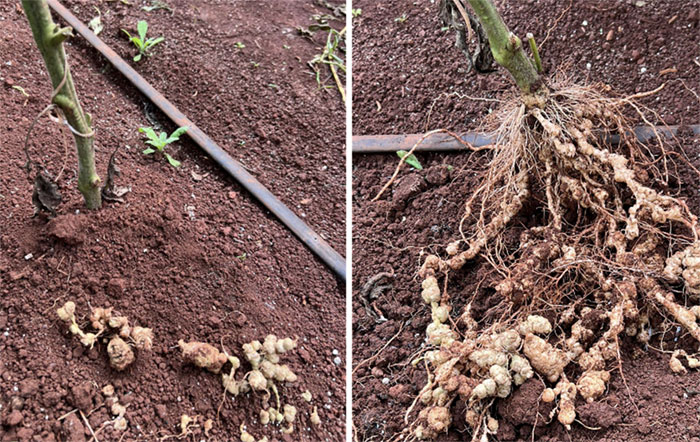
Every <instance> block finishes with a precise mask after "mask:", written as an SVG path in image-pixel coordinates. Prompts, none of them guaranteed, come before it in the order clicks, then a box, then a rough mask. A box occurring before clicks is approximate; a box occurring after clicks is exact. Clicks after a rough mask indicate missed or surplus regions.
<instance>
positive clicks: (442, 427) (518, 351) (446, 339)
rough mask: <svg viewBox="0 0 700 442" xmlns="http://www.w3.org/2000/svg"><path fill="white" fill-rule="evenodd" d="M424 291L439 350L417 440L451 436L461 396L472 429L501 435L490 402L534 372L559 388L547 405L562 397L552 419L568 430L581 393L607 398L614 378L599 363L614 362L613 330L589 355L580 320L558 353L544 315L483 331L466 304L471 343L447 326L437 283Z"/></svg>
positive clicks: (430, 332) (429, 357)
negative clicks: (575, 366) (570, 371)
mask: <svg viewBox="0 0 700 442" xmlns="http://www.w3.org/2000/svg"><path fill="white" fill-rule="evenodd" d="M422 288H423V291H422V297H423V300H424V301H425V302H426V303H428V304H430V306H431V313H432V319H433V321H432V322H431V324H430V325H429V326H428V327H427V330H426V335H427V341H428V343H429V344H430V345H432V346H435V347H438V349H437V350H431V351H428V352H426V354H425V360H426V361H427V362H428V363H429V366H430V373H431V376H430V377H429V380H428V384H427V385H426V386H425V387H424V388H423V390H422V391H421V393H420V401H421V402H422V403H423V404H425V405H426V408H424V409H423V410H422V411H421V412H420V413H419V416H418V425H417V426H416V427H415V430H414V435H415V436H416V437H418V438H419V439H433V438H436V437H437V435H438V434H439V433H441V432H446V431H447V429H448V428H449V426H450V424H451V415H450V410H449V408H450V405H451V403H452V401H453V400H454V399H456V398H459V399H460V400H462V401H465V402H466V403H467V412H466V416H465V417H466V421H467V423H468V424H469V425H470V426H471V427H472V429H474V430H475V431H476V430H477V429H479V428H482V423H485V425H484V426H483V431H484V432H486V433H495V432H497V431H498V421H497V420H496V419H494V418H492V417H491V416H488V413H487V412H486V411H485V405H486V404H487V403H486V402H485V401H486V400H488V399H491V398H506V397H508V396H509V395H510V393H511V391H512V389H513V388H514V386H519V385H521V384H523V383H524V382H525V381H526V380H527V379H529V378H531V377H532V376H533V375H534V372H535V371H537V372H538V373H540V374H541V375H542V376H543V377H544V378H545V379H546V380H547V381H549V382H552V383H555V387H554V388H547V389H545V391H544V393H543V395H542V400H543V401H545V402H552V401H555V400H557V399H558V401H557V407H556V408H555V409H554V411H553V413H556V414H557V419H558V420H559V422H561V423H562V424H563V425H565V426H567V427H569V426H570V425H571V424H572V423H573V421H574V419H575V417H576V411H575V408H574V402H575V399H576V396H577V395H580V396H581V397H582V398H583V399H585V400H587V401H589V402H590V401H593V400H595V399H596V398H598V397H600V396H601V395H602V394H603V393H604V392H605V389H606V383H607V382H608V381H609V379H610V375H609V373H608V372H607V371H605V370H603V367H602V366H601V365H602V364H604V362H605V361H606V360H608V359H609V358H608V353H611V352H610V351H608V350H610V349H612V348H613V346H611V345H610V344H611V342H610V336H609V335H610V331H609V332H608V333H605V334H604V335H603V337H602V338H601V341H600V342H598V343H596V344H595V345H593V346H592V347H591V348H590V349H589V350H588V351H585V350H584V349H583V345H582V344H581V341H582V340H583V341H586V340H587V339H590V338H591V337H592V334H593V333H592V331H591V330H588V329H586V328H585V327H583V325H582V321H581V320H579V321H576V322H575V323H574V324H573V325H572V326H571V328H572V335H571V336H570V337H569V338H568V339H567V340H566V341H565V342H564V347H565V348H564V349H559V348H555V347H554V346H552V345H551V344H550V343H549V342H547V340H545V339H544V338H542V337H541V336H545V337H546V336H547V335H549V334H550V333H551V332H552V325H551V323H550V322H549V320H547V319H546V318H544V317H542V316H537V315H530V316H528V317H527V319H526V320H524V321H522V322H521V323H520V324H517V325H516V326H515V327H512V328H509V329H507V330H505V331H502V332H499V333H490V334H489V333H477V332H476V330H477V326H476V323H475V321H474V320H473V318H471V314H470V310H471V309H470V306H469V305H467V306H466V308H465V311H464V313H463V314H462V315H461V317H460V318H459V321H458V322H459V323H462V324H464V325H466V332H465V337H464V339H463V340H460V339H459V335H458V334H457V332H456V331H454V330H453V329H452V327H450V326H449V325H448V324H447V323H446V322H447V321H448V318H449V306H448V305H447V303H446V299H442V300H441V298H442V296H441V293H440V289H439V287H438V282H437V279H436V278H435V277H434V276H432V275H428V276H427V277H426V278H425V279H424V281H423V283H422ZM441 301H442V302H441ZM589 312H590V309H588V310H586V311H582V312H581V313H582V314H583V315H584V316H585V315H586V314H588V313H589ZM620 315H621V313H620ZM611 316H614V315H611ZM573 318H574V317H573V315H572V319H573ZM614 319H615V318H611V323H612V324H611V325H612V326H613V329H614V330H613V333H614V332H616V331H617V329H616V327H615V325H616V324H615V322H616V321H615V320H614ZM572 322H573V321H572ZM589 335H590V336H589ZM597 344H601V345H597ZM601 349H602V350H601ZM601 351H602V354H601ZM572 361H576V362H578V363H579V364H580V365H581V366H582V367H584V373H583V374H582V375H581V376H580V378H579V379H578V381H577V382H576V383H573V382H570V381H569V380H568V379H567V378H566V375H565V374H564V368H565V367H566V366H567V365H568V364H569V363H570V362H572Z"/></svg>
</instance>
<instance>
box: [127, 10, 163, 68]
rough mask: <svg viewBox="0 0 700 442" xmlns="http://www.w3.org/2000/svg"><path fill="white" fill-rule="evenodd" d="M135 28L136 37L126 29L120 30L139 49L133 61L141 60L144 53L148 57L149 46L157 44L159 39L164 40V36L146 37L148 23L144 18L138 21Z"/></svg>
mask: <svg viewBox="0 0 700 442" xmlns="http://www.w3.org/2000/svg"><path fill="white" fill-rule="evenodd" d="M137 29H138V31H139V36H138V37H132V36H131V34H129V32H127V30H126V29H122V31H124V33H125V34H126V35H127V36H128V37H129V41H131V42H132V43H133V44H134V46H136V48H138V50H139V53H138V55H137V56H136V57H134V61H139V60H141V57H143V56H144V55H145V56H146V57H150V56H151V54H150V50H151V48H153V46H155V45H157V44H158V43H160V42H161V41H163V40H165V38H164V37H158V38H146V32H147V31H148V23H147V22H146V21H145V20H141V21H139V23H138V25H137Z"/></svg>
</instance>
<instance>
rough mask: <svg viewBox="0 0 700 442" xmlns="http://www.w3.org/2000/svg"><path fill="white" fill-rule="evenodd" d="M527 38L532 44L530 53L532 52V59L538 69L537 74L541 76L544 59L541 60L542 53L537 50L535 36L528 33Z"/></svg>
mask: <svg viewBox="0 0 700 442" xmlns="http://www.w3.org/2000/svg"><path fill="white" fill-rule="evenodd" d="M525 37H526V38H527V41H528V42H529V43H530V51H531V52H532V58H533V59H534V60H535V68H536V69H537V73H538V74H541V73H542V59H540V51H539V50H538V49H537V43H535V36H534V35H532V34H531V33H529V32H528V33H527V35H526V36H525Z"/></svg>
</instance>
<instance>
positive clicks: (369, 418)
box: [352, 0, 700, 441]
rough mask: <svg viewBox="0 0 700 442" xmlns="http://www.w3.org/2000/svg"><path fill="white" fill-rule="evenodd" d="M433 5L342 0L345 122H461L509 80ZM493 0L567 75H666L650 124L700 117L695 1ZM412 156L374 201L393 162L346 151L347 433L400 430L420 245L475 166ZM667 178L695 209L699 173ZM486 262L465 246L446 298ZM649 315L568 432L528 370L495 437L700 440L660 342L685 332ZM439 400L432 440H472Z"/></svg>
mask: <svg viewBox="0 0 700 442" xmlns="http://www.w3.org/2000/svg"><path fill="white" fill-rule="evenodd" d="M438 3H439V2H438V1H437V0H436V1H435V2H403V1H398V0H387V1H380V2H370V1H363V0H356V1H355V2H354V4H353V7H354V8H361V9H362V14H361V15H360V16H359V17H356V18H355V19H354V35H353V38H354V43H353V48H354V49H353V51H354V52H353V54H354V55H353V62H354V66H353V69H354V72H353V87H354V90H353V97H354V102H353V117H354V127H353V133H354V134H355V135H370V134H402V133H423V132H425V131H427V130H431V129H436V128H446V129H450V130H453V131H456V132H464V131H474V130H477V129H478V127H479V125H480V123H481V119H482V117H483V116H485V115H487V114H488V113H489V112H490V111H491V110H492V109H494V108H495V106H497V104H498V103H496V102H494V101H489V100H493V99H497V98H499V97H500V96H502V94H503V93H504V92H506V91H509V90H512V88H513V86H512V83H511V80H510V79H509V78H508V77H507V73H506V72H505V71H503V70H500V69H499V70H498V71H496V72H493V73H490V74H476V73H475V72H473V71H472V72H467V70H468V63H467V60H466V59H465V57H464V55H463V53H462V52H461V51H460V50H459V49H457V48H455V46H454V45H455V37H454V34H453V33H452V31H450V30H448V31H446V30H443V29H442V28H443V24H442V23H441V21H440V19H439V17H438ZM496 3H497V6H498V7H499V10H500V11H501V12H502V14H503V16H504V19H505V21H506V23H507V24H508V25H509V26H510V28H511V29H512V30H513V31H514V32H516V33H518V34H519V35H520V36H521V37H522V36H524V34H525V33H526V32H532V33H533V34H534V35H535V38H536V40H537V41H538V42H540V43H541V42H543V41H544V39H545V37H546V36H547V34H548V32H549V33H550V35H549V38H548V39H547V41H546V42H544V44H543V45H542V48H541V53H542V57H543V61H544V64H545V67H546V69H547V70H548V72H550V73H551V72H552V71H553V70H554V69H555V68H556V67H557V66H559V67H560V68H561V69H565V70H566V72H567V73H568V74H569V75H571V76H572V77H573V78H574V79H576V81H578V82H586V81H588V82H603V83H606V84H609V85H610V86H611V88H612V91H611V93H615V94H618V95H630V94H633V93H636V92H640V91H646V90H651V89H654V88H656V87H658V86H660V85H661V84H663V83H666V86H665V87H664V89H663V90H662V91H661V92H659V93H658V94H656V95H654V96H652V97H649V98H645V99H644V100H643V103H644V104H646V105H647V106H649V107H650V108H652V109H653V110H655V111H657V112H658V115H652V116H651V118H652V122H653V123H660V122H661V121H662V120H663V121H665V122H666V123H668V124H697V123H699V122H700V101H699V99H698V95H697V94H698V93H699V92H700V91H699V89H698V84H699V83H700V74H699V67H698V64H697V63H698V62H699V61H698V59H697V58H695V59H694V58H693V57H694V55H697V54H696V52H697V51H695V52H693V50H692V49H691V48H694V47H697V45H698V42H700V30H699V29H700V28H699V27H698V18H699V16H698V3H697V2H695V1H678V2H676V1H663V0H662V1H654V0H650V1H642V2H637V1H622V0H620V1H613V2H602V1H574V2H573V6H572V7H571V8H570V9H568V10H567V7H568V6H569V2H568V1H555V0H541V1H528V0H518V1H496ZM506 4H507V6H505V5H506ZM565 11H566V12H565ZM403 17H405V20H403ZM559 17H561V18H560V19H559ZM399 18H401V20H397V19H399ZM557 20H558V22H557V23H556V24H555V21H557ZM611 31H612V32H611ZM609 35H611V37H609V38H608V36H609ZM589 63H590V66H588V64H589ZM566 64H568V66H566V67H565V68H563V67H562V66H564V65H566ZM674 67H675V69H676V70H675V71H673V69H672V70H671V71H669V72H665V73H663V72H662V71H663V70H664V69H667V68H674ZM469 97H472V98H478V99H479V100H473V99H470V98H469ZM482 99H486V100H482ZM431 109H432V111H431ZM685 133H686V135H685V136H681V137H679V138H678V140H677V141H676V142H673V143H671V147H670V149H671V150H673V151H676V152H681V151H684V152H685V154H686V155H687V157H688V158H689V159H690V163H691V164H692V165H693V167H695V168H699V167H700V138H697V137H696V138H693V137H692V136H691V135H688V134H687V131H686V132H685ZM418 159H419V160H420V162H421V163H422V165H423V170H422V171H416V170H413V169H411V168H408V167H405V168H404V169H403V170H402V171H401V173H400V174H399V177H398V179H397V181H396V182H395V183H394V184H393V185H392V187H391V189H389V190H388V191H387V193H386V194H385V196H383V197H382V198H381V199H380V200H379V201H377V202H371V201H370V200H371V199H372V198H373V197H374V196H375V195H376V194H377V193H378V192H379V190H380V189H381V187H382V186H383V185H384V184H385V183H386V182H387V181H388V179H389V178H390V176H391V174H392V173H393V172H394V169H395V167H396V164H397V162H398V157H397V156H395V155H354V157H353V168H352V173H353V176H352V179H353V201H352V204H353V206H352V208H353V251H354V252H353V304H352V305H353V367H354V372H353V420H354V431H355V436H356V438H357V440H358V441H385V440H401V439H400V436H399V435H400V433H401V432H402V431H403V430H404V429H405V428H406V424H405V423H404V415H405V413H406V410H407V409H408V408H409V407H410V406H411V403H412V402H413V400H414V399H415V397H416V395H417V393H418V392H419V391H420V389H421V388H422V387H423V386H424V385H425V382H426V372H425V368H424V367H423V365H422V364H418V365H417V366H415V367H414V366H413V365H412V364H411V362H412V361H413V360H414V359H415V358H416V356H417V355H419V353H420V352H421V350H422V349H423V348H424V345H425V343H424V342H425V328H426V326H427V324H428V323H429V322H430V309H429V308H428V307H427V306H426V305H425V304H424V303H423V301H422V299H421V298H420V281H421V279H420V278H419V277H418V276H417V271H418V269H419V267H420V264H421V263H422V259H421V254H427V253H436V254H439V255H441V256H444V250H445V246H446V245H447V244H448V242H450V241H452V240H454V239H455V237H456V235H458V231H457V229H458V222H459V220H460V218H461V217H462V214H463V210H464V202H465V200H466V198H468V196H469V195H471V193H472V192H473V190H474V189H475V188H476V187H478V185H479V184H480V181H479V180H480V179H481V178H480V173H481V172H483V170H484V168H485V167H486V166H487V162H486V155H484V154H481V153H474V154H471V153H459V154H434V153H431V154H426V153H422V154H419V155H418ZM676 177H677V178H676V180H674V182H673V183H671V184H672V186H673V189H671V191H672V192H674V193H677V194H678V195H679V196H680V197H682V198H684V199H685V201H686V202H687V203H688V204H689V206H690V207H691V209H692V210H693V211H694V213H696V214H697V213H699V212H698V211H699V210H700V186H698V178H700V177H699V176H698V174H697V172H696V171H694V170H693V168H692V167H690V166H689V165H688V164H687V163H686V162H684V161H679V162H678V169H677V173H676ZM526 218H527V214H525V213H524V214H521V216H520V217H519V218H517V219H515V220H513V222H512V223H511V227H509V228H508V229H507V230H506V231H505V235H504V240H505V242H506V244H509V243H513V244H515V245H517V241H518V238H519V235H520V232H521V231H522V230H523V228H524V227H523V226H525V225H526V224H527V221H528V220H527V219H526ZM490 269H491V267H490V265H489V264H488V263H486V262H485V261H484V260H483V259H476V260H474V261H472V262H471V263H468V264H467V265H466V266H465V267H464V268H463V269H462V270H460V271H459V272H458V274H457V275H454V276H453V277H452V278H451V284H453V285H452V287H451V289H450V293H451V299H453V300H455V299H460V298H465V297H468V296H469V297H471V296H472V295H473V294H475V293H476V299H475V300H474V303H473V308H474V311H473V315H474V317H476V318H478V317H479V315H480V314H483V313H484V312H485V311H486V310H488V309H489V307H490V306H491V305H492V304H491V303H494V302H495V301H496V300H495V299H493V297H491V296H488V295H487V293H488V292H486V291H485V290H484V289H482V288H480V287H478V282H479V281H480V280H482V279H483V277H484V275H486V274H487V273H488V272H489V271H490ZM378 275H383V276H381V277H379V276H378ZM457 311H459V312H461V310H460V309H459V308H457ZM652 323H653V327H654V329H653V337H652V340H651V341H650V343H649V345H648V347H644V346H642V345H640V344H639V343H636V342H635V341H632V340H630V341H629V342H624V344H623V345H622V348H624V351H623V354H622V370H623V373H624V380H623V377H622V376H621V375H620V371H619V370H616V369H615V368H614V367H613V369H612V370H611V374H612V379H611V382H610V384H609V386H608V391H607V393H606V395H605V396H604V397H603V398H602V399H601V400H600V401H597V402H594V403H591V404H585V402H581V401H580V399H579V402H578V403H577V412H578V417H577V419H578V421H577V422H576V423H574V425H573V426H572V430H571V431H566V429H565V428H564V427H563V426H561V424H559V423H558V422H556V419H554V422H553V423H550V422H551V419H550V416H549V412H550V409H549V408H548V407H547V406H546V404H541V403H538V399H539V396H540V393H541V390H542V388H544V387H543V383H542V382H541V381H539V380H537V379H535V380H530V381H528V382H527V383H526V384H524V385H523V386H521V387H520V388H519V389H518V390H516V391H515V392H514V393H513V394H512V395H511V396H510V397H509V398H508V399H506V400H499V401H498V402H497V403H496V404H495V405H494V407H493V408H492V414H493V416H494V417H496V418H497V419H498V420H499V424H500V427H499V431H498V433H497V435H496V436H495V438H496V439H498V440H504V441H506V440H507V441H513V440H518V441H531V440H538V441H572V440H575V441H588V440H590V441H628V440H629V441H631V440H634V441H659V440H689V441H690V440H692V441H700V422H699V420H698V407H699V406H700V398H699V397H698V395H696V394H695V389H696V388H697V385H698V383H700V373H698V372H697V371H692V370H691V371H690V372H689V373H688V374H687V375H676V374H674V373H672V372H671V370H670V369H669V363H668V361H669V356H670V355H669V353H670V351H672V350H673V349H675V348H683V349H685V350H686V351H688V352H696V351H697V347H698V345H697V343H696V342H693V341H692V340H691V339H688V337H687V336H686V335H685V334H684V333H683V332H682V331H681V330H680V329H677V328H676V326H675V325H673V326H671V325H669V324H668V323H667V322H664V318H663V317H661V316H660V315H657V316H656V317H655V318H653V319H652ZM625 381H626V382H625ZM419 408H420V405H418V406H417V409H419ZM452 412H453V419H454V421H453V424H452V427H451V431H450V432H449V434H446V435H442V436H441V437H440V439H439V440H444V441H448V440H449V441H457V440H471V434H469V432H468V431H466V429H467V424H466V423H465V422H464V407H463V405H462V408H460V407H459V404H456V405H455V406H453V407H452ZM415 415H416V413H414V414H413V415H412V418H411V420H412V419H414V418H415ZM409 422H410V420H409Z"/></svg>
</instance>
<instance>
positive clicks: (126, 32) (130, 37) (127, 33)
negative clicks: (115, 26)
mask: <svg viewBox="0 0 700 442" xmlns="http://www.w3.org/2000/svg"><path fill="white" fill-rule="evenodd" d="M122 32H123V33H125V34H126V35H127V36H128V37H129V40H131V39H132V38H134V37H132V36H131V34H129V31H127V30H126V29H122Z"/></svg>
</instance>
